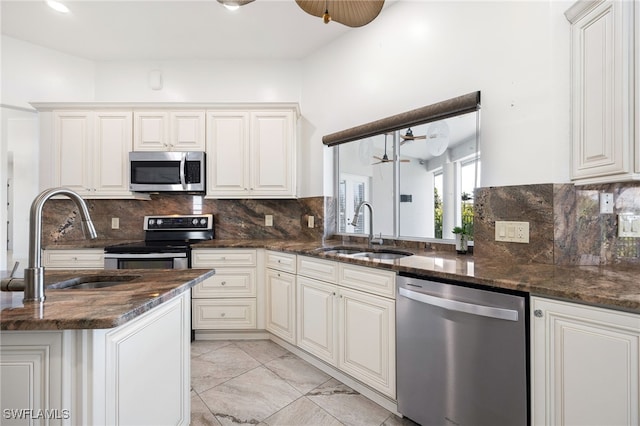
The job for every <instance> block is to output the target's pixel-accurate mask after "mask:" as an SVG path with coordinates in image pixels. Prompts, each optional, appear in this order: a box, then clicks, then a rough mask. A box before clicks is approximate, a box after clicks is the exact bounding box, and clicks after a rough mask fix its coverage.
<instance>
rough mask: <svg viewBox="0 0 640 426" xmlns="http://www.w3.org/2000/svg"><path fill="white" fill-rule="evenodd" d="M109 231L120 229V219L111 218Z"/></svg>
mask: <svg viewBox="0 0 640 426" xmlns="http://www.w3.org/2000/svg"><path fill="white" fill-rule="evenodd" d="M111 229H120V218H119V217H112V218H111Z"/></svg>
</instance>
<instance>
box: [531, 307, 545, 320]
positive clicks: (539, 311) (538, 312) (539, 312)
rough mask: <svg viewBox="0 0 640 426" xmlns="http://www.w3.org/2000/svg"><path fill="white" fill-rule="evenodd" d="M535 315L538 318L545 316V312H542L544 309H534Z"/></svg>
mask: <svg viewBox="0 0 640 426" xmlns="http://www.w3.org/2000/svg"><path fill="white" fill-rule="evenodd" d="M533 316H535V317H536V318H542V317H543V316H544V314H543V313H542V309H536V310H535V311H533Z"/></svg>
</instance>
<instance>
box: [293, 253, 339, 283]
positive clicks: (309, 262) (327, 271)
mask: <svg viewBox="0 0 640 426" xmlns="http://www.w3.org/2000/svg"><path fill="white" fill-rule="evenodd" d="M298 275H304V276H305V277H309V278H315V279H317V280H321V281H326V282H330V283H333V284H335V283H337V282H338V263H337V262H333V261H331V260H324V259H317V258H315V257H306V256H298Z"/></svg>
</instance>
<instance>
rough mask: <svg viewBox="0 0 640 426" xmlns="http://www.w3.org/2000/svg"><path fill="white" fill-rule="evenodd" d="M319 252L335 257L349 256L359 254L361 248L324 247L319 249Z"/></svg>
mask: <svg viewBox="0 0 640 426" xmlns="http://www.w3.org/2000/svg"><path fill="white" fill-rule="evenodd" d="M320 251H323V252H325V253H326V254H335V255H338V256H339V255H343V256H346V255H351V254H356V253H361V252H362V249H361V248H357V247H344V246H338V247H326V248H322V249H320Z"/></svg>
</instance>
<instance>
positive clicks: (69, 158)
mask: <svg viewBox="0 0 640 426" xmlns="http://www.w3.org/2000/svg"><path fill="white" fill-rule="evenodd" d="M92 123H93V113H92V112H91V111H54V113H53V129H54V130H53V131H54V135H53V143H54V147H55V148H54V153H55V161H54V179H55V183H54V185H51V186H64V187H66V188H69V189H71V190H73V191H76V192H77V193H79V194H80V195H91V193H92V189H93V188H92V183H91V177H92V172H91V165H92V161H93V152H92V133H93V126H92Z"/></svg>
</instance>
